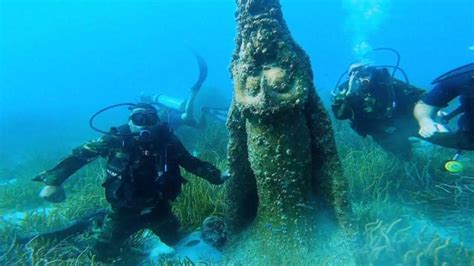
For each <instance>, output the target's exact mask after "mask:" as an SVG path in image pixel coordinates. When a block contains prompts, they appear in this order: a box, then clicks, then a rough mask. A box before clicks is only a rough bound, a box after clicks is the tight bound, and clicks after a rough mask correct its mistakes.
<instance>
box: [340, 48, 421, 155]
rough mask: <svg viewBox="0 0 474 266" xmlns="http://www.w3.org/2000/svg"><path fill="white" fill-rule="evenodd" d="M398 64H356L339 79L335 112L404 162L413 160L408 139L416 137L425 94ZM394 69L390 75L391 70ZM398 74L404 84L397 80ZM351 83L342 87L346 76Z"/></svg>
mask: <svg viewBox="0 0 474 266" xmlns="http://www.w3.org/2000/svg"><path fill="white" fill-rule="evenodd" d="M380 50H389V51H392V52H394V53H395V54H396V55H397V63H396V64H395V65H394V66H390V65H375V66H371V65H369V64H366V63H355V64H352V65H350V67H349V69H348V70H347V71H346V72H344V73H343V74H342V75H341V77H340V78H339V80H338V82H337V85H336V88H335V89H334V90H333V93H332V95H333V98H332V106H331V107H332V111H333V113H334V115H335V117H336V118H337V119H339V120H349V121H350V125H351V127H352V129H354V131H355V132H357V134H359V135H360V136H363V137H366V136H371V137H372V139H373V140H374V141H375V142H376V143H377V144H379V145H380V146H381V147H382V148H383V149H384V150H386V151H388V152H391V153H393V154H395V155H397V156H398V157H400V158H401V159H404V160H409V159H410V157H411V153H412V151H411V143H410V141H409V139H408V138H409V137H411V136H416V135H417V128H418V126H417V122H416V120H415V119H414V117H413V115H412V114H413V108H414V106H415V104H416V102H418V100H420V98H421V97H422V96H423V95H424V93H425V91H424V90H422V89H419V88H417V87H414V86H412V85H410V84H409V81H408V78H407V75H406V73H405V72H404V71H403V70H402V69H401V68H400V67H399V62H400V56H399V54H398V52H397V51H395V50H393V49H390V48H378V49H374V51H380ZM389 69H391V70H392V71H391V73H390V71H389ZM397 71H399V72H400V73H402V74H403V76H404V81H402V80H399V79H397V78H395V73H396V72H397ZM346 75H347V76H348V80H347V81H346V82H344V83H343V84H341V85H339V84H340V82H341V80H342V78H343V77H344V76H346Z"/></svg>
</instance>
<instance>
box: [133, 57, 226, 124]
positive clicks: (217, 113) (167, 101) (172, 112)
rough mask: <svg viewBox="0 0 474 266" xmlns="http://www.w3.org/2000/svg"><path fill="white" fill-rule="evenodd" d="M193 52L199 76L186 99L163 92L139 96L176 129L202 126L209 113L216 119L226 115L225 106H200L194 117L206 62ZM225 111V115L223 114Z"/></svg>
mask: <svg viewBox="0 0 474 266" xmlns="http://www.w3.org/2000/svg"><path fill="white" fill-rule="evenodd" d="M190 50H191V52H192V53H193V55H194V57H195V58H196V61H197V63H198V67H199V77H198V80H197V81H196V83H194V85H193V86H192V87H191V89H190V91H189V95H188V97H187V99H185V100H184V99H179V98H175V97H170V96H167V95H163V94H157V95H153V96H145V95H141V96H140V100H139V101H140V102H145V103H148V104H153V105H156V106H157V107H158V110H159V116H160V117H161V119H162V120H163V121H167V123H168V124H169V125H170V127H171V128H173V129H177V128H179V127H180V126H183V125H185V126H190V127H195V128H204V127H205V126H206V115H211V116H213V117H215V118H216V119H218V120H222V119H223V118H224V116H225V117H226V116H227V109H226V108H211V107H202V108H201V113H200V116H199V118H198V119H196V118H195V113H194V105H195V100H196V96H197V94H198V92H199V90H200V88H201V87H202V84H203V83H204V81H205V80H206V78H207V64H206V61H205V60H204V58H202V57H201V56H200V55H199V54H198V53H197V52H195V51H194V50H193V49H190ZM224 112H225V115H224Z"/></svg>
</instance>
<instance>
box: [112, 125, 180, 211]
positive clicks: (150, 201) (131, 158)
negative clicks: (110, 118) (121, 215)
mask: <svg viewBox="0 0 474 266" xmlns="http://www.w3.org/2000/svg"><path fill="white" fill-rule="evenodd" d="M116 130H117V131H118V132H120V133H123V134H124V136H121V137H119V138H120V142H121V145H120V146H119V147H116V149H113V152H111V153H110V154H109V156H108V163H107V178H106V181H105V182H104V183H103V186H104V187H105V196H106V199H107V201H108V202H109V203H110V204H111V205H112V206H113V207H116V208H134V209H141V208H149V207H153V206H156V205H158V204H159V203H160V202H163V201H172V200H175V199H176V197H177V196H178V195H179V193H180V192H181V185H182V184H183V182H184V178H183V177H182V176H181V174H180V170H179V165H178V162H177V160H175V159H174V158H175V156H170V154H169V153H170V152H173V150H174V149H173V142H172V141H170V140H171V134H172V133H171V131H170V129H169V127H168V126H167V124H160V125H158V126H157V127H156V128H154V129H153V130H152V132H153V134H154V136H153V137H154V139H153V141H151V142H149V143H139V142H138V141H137V140H136V139H135V138H134V137H133V136H130V135H127V134H128V133H130V128H129V127H128V125H124V126H121V127H118V128H117V129H116Z"/></svg>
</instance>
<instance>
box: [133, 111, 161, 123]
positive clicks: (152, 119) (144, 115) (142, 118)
mask: <svg viewBox="0 0 474 266" xmlns="http://www.w3.org/2000/svg"><path fill="white" fill-rule="evenodd" d="M129 119H130V121H131V122H132V123H133V124H134V125H135V126H154V125H156V124H157V123H158V120H159V119H158V115H157V114H156V112H135V113H132V114H131V115H130V117H129Z"/></svg>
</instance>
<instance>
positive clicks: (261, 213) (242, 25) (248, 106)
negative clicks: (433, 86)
mask: <svg viewBox="0 0 474 266" xmlns="http://www.w3.org/2000/svg"><path fill="white" fill-rule="evenodd" d="M236 2H237V8H238V11H237V15H236V16H237V23H238V35H237V47H236V49H235V52H234V55H233V60H232V65H231V72H232V77H233V80H234V96H233V102H232V105H231V108H230V111H229V118H228V121H227V126H228V129H229V134H230V142H229V146H228V157H229V164H230V165H229V168H230V172H231V176H232V178H231V179H230V180H229V184H228V190H227V191H228V192H227V195H228V198H227V201H228V223H229V228H230V229H231V230H232V231H233V232H239V231H241V230H242V229H244V228H245V227H246V226H248V225H249V224H250V223H252V224H251V225H250V228H249V230H250V231H251V233H250V235H251V237H250V238H252V239H253V240H254V241H256V242H260V244H258V245H260V247H262V246H265V247H263V248H264V249H265V248H267V247H268V248H271V246H272V245H274V247H275V248H276V249H277V250H280V251H281V252H285V251H287V250H288V249H291V248H295V249H300V248H303V246H304V245H306V246H308V245H310V244H309V242H308V239H309V238H311V237H312V236H314V234H315V227H316V223H315V221H314V219H315V217H317V216H318V212H319V211H318V208H320V207H321V205H324V204H322V203H329V204H328V205H329V206H331V207H332V208H330V209H331V210H333V213H334V214H335V217H336V220H337V223H339V224H341V225H343V226H344V227H346V228H349V227H350V226H349V223H350V222H349V219H348V217H349V216H350V206H349V203H348V201H347V198H346V194H347V181H346V179H344V176H343V173H342V167H341V164H340V160H339V157H338V154H337V151H336V146H335V140H334V137H333V130H332V127H331V121H330V119H329V117H328V114H327V112H326V110H325V109H324V108H323V105H322V103H321V101H320V99H319V97H318V96H317V95H316V91H315V87H314V85H313V74H312V71H311V66H310V60H309V58H308V56H307V55H306V53H305V52H304V51H303V49H302V48H301V47H299V46H298V44H297V43H296V42H295V41H294V40H293V38H292V37H291V34H290V31H289V30H288V28H287V25H286V23H285V21H284V19H283V15H282V11H281V7H280V3H279V1H278V0H237V1H236ZM246 245H247V244H246ZM247 247H248V245H247ZM308 248H311V247H308ZM248 249H250V248H248ZM260 251H262V250H261V249H260ZM258 252H259V250H256V251H255V253H256V254H255V255H256V256H258V254H257V253H258ZM288 254H291V253H288ZM280 255H281V254H280ZM250 256H251V255H250Z"/></svg>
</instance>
